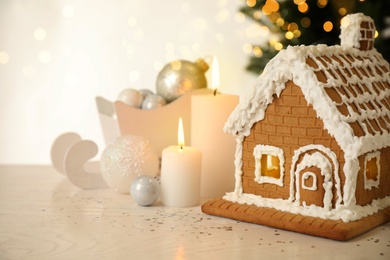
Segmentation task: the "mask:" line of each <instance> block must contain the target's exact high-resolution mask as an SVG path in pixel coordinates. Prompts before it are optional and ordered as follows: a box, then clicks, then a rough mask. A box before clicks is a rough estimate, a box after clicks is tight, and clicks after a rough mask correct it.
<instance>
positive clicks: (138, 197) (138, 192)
mask: <svg viewBox="0 0 390 260" xmlns="http://www.w3.org/2000/svg"><path fill="white" fill-rule="evenodd" d="M130 195H131V197H132V198H133V199H134V201H135V202H136V203H137V204H138V205H140V206H149V205H152V204H153V203H154V202H156V200H157V199H158V197H159V196H160V183H159V181H158V180H156V178H153V177H151V176H139V177H137V178H135V180H134V181H133V183H132V184H131V188H130Z"/></svg>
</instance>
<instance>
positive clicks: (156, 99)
mask: <svg viewBox="0 0 390 260" xmlns="http://www.w3.org/2000/svg"><path fill="white" fill-rule="evenodd" d="M166 103H167V102H166V101H165V99H164V98H163V97H162V96H159V95H149V96H147V97H146V98H145V99H144V101H143V102H142V109H155V108H158V107H162V106H164V105H165V104H166Z"/></svg>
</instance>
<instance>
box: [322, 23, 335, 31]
mask: <svg viewBox="0 0 390 260" xmlns="http://www.w3.org/2000/svg"><path fill="white" fill-rule="evenodd" d="M323 28H324V31H325V32H330V31H332V29H333V23H332V22H331V21H326V22H325V23H324V26H323Z"/></svg>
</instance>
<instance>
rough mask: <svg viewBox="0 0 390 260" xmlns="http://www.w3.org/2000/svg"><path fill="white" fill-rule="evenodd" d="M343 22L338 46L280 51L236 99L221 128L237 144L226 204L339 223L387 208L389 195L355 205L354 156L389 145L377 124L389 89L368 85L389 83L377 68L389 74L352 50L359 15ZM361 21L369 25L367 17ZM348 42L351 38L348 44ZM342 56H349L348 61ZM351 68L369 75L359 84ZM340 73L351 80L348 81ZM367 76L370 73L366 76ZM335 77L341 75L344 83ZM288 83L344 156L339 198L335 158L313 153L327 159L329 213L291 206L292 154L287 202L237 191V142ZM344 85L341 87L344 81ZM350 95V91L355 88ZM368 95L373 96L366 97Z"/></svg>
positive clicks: (376, 58)
mask: <svg viewBox="0 0 390 260" xmlns="http://www.w3.org/2000/svg"><path fill="white" fill-rule="evenodd" d="M348 19H349V20H350V22H352V24H351V23H350V26H348V27H347V26H346V27H345V28H344V29H343V37H345V39H342V41H343V46H330V47H328V46H326V45H317V46H293V47H292V46H289V47H287V49H286V50H282V51H280V52H279V53H278V54H277V55H276V56H275V57H274V58H273V59H272V60H271V61H270V62H269V63H268V64H267V66H266V67H265V69H264V71H263V73H262V74H261V75H260V77H259V78H258V80H257V82H256V85H254V86H253V87H252V88H251V89H249V91H248V92H247V93H246V95H242V96H241V99H240V102H239V104H238V105H237V107H236V109H235V110H234V111H233V113H232V114H231V115H230V117H229V119H228V121H227V122H226V124H225V127H224V131H225V132H227V133H231V134H233V135H235V136H236V141H237V148H236V154H235V155H236V159H235V169H236V172H235V178H236V186H235V191H234V192H233V193H229V194H227V195H226V196H225V197H224V198H225V199H227V200H230V201H234V202H239V203H248V204H256V205H258V206H264V205H266V206H269V207H273V208H276V209H280V210H284V211H289V212H293V213H301V214H303V215H309V216H311V215H313V216H319V217H322V218H329V219H342V220H343V221H345V222H348V221H351V220H357V219H360V218H362V217H365V216H368V215H371V214H373V213H375V212H377V211H378V209H383V208H385V207H387V206H390V196H386V197H385V198H383V199H377V200H373V201H372V203H371V204H370V205H365V206H358V205H356V198H355V192H356V181H357V174H358V172H359V170H360V166H359V161H358V157H359V156H361V155H364V154H366V153H369V152H372V151H379V150H381V149H382V148H385V147H389V146H390V131H389V129H390V123H389V122H387V121H386V120H382V121H384V123H385V126H383V125H382V124H379V122H378V118H379V117H384V116H388V115H389V113H390V112H389V110H388V109H387V108H386V106H385V105H382V104H383V103H382V102H381V101H383V102H387V101H386V99H387V98H388V97H390V89H388V88H384V89H378V88H376V90H374V89H375V88H374V84H373V83H376V82H387V83H389V82H390V73H389V72H386V73H385V72H384V71H382V72H381V71H377V68H381V67H383V68H385V70H386V71H389V63H388V62H387V61H386V60H385V59H383V57H382V55H381V54H380V53H378V52H377V50H376V49H375V48H373V49H371V50H367V51H360V50H359V49H357V48H354V47H352V46H355V47H357V45H356V44H357V43H358V41H359V40H358V37H357V36H356V35H357V34H356V33H357V32H356V30H357V28H358V26H357V24H359V25H360V23H361V21H363V20H361V15H351V16H348ZM364 19H366V20H365V21H369V22H370V18H364ZM348 35H353V36H348ZM348 37H351V38H352V39H351V40H348V39H347V38H348ZM348 42H350V43H348ZM321 57H322V58H321ZM323 57H327V58H329V59H332V57H334V58H335V59H338V60H339V61H340V62H337V61H335V62H332V63H329V62H326V61H325V62H324V63H323V62H321V61H320V59H323ZM346 57H352V60H350V59H348V58H346ZM307 58H310V59H311V60H312V61H314V62H315V65H316V66H317V67H318V68H317V69H314V68H313V67H311V66H309V65H308V64H307V63H306V59H307ZM316 66H314V67H316ZM356 68H360V69H362V70H365V71H366V74H367V75H368V76H363V78H362V79H360V78H359V77H358V76H356V75H354V73H353V71H352V70H353V69H356ZM317 71H322V72H323V73H325V77H326V78H327V81H326V82H325V83H323V82H319V81H318V79H317V76H316V74H315V72H317ZM345 71H347V72H348V74H350V75H352V76H350V77H348V76H347V73H346V72H345ZM368 71H369V72H370V73H367V72H368ZM338 73H341V74H342V76H343V78H341V77H340V76H339V75H338ZM359 73H360V72H359ZM360 74H361V73H360ZM371 74H372V75H371ZM290 80H291V81H293V82H294V83H295V84H296V85H297V86H299V87H300V89H301V90H302V93H303V95H304V97H305V99H306V101H307V103H308V104H310V105H312V106H313V109H314V110H315V112H316V113H317V116H318V117H319V118H320V119H321V120H322V121H323V123H324V129H326V130H327V131H328V133H329V134H330V135H331V136H332V137H334V138H335V140H336V142H337V144H338V145H339V146H340V148H341V149H342V150H343V152H344V158H342V159H344V161H345V163H344V166H343V172H344V174H345V181H344V186H343V196H341V189H340V185H341V184H340V179H339V175H338V168H339V165H338V162H337V157H336V156H335V155H334V153H333V152H331V150H330V149H328V148H321V149H319V148H318V147H316V148H313V149H319V150H320V151H321V152H324V151H325V152H324V153H325V154H326V155H327V156H328V157H329V158H331V160H332V163H333V165H334V169H333V170H334V173H333V177H334V181H335V183H334V187H335V189H336V194H337V200H336V205H335V208H334V209H331V210H327V209H326V210H324V209H323V208H322V209H321V208H318V207H317V208H316V207H315V206H314V205H311V206H308V207H300V206H297V205H296V204H294V205H293V202H294V199H295V187H294V185H295V181H294V180H295V173H294V172H293V169H295V164H296V160H297V159H296V158H295V157H296V155H295V154H294V156H293V164H292V167H291V169H292V172H290V178H291V180H290V197H289V199H288V200H282V199H277V200H275V199H267V198H262V197H260V196H256V195H253V194H252V195H251V194H243V191H242V183H241V177H242V141H243V140H244V138H245V137H246V136H249V135H250V130H251V128H252V126H253V124H254V123H256V122H258V121H261V120H263V119H264V117H265V110H266V108H267V106H268V105H269V104H271V103H272V102H273V99H274V96H276V97H279V96H280V94H281V92H282V91H283V89H284V88H285V86H286V82H287V81H290ZM343 80H345V81H346V82H343ZM348 86H357V88H360V90H364V88H363V86H364V87H365V88H368V89H369V92H367V91H362V92H363V93H365V94H363V95H360V94H359V93H352V92H351V91H352V90H349V89H348ZM326 88H333V89H334V90H336V91H337V92H338V93H339V95H340V97H341V101H340V103H336V102H335V101H334V100H332V99H331V98H330V97H329V96H328V94H327V93H326V91H325V90H326ZM352 89H353V88H352ZM341 90H343V91H344V92H346V93H347V95H341V92H340V91H341ZM357 90H358V89H357ZM353 91H354V92H355V90H354V89H353ZM369 93H375V94H372V95H371V94H369ZM368 103H370V105H371V106H373V109H372V108H369V106H368V105H367V104H368ZM350 104H354V105H355V106H356V107H358V109H359V112H358V113H356V112H355V111H354V110H353V109H352V107H351V106H350ZM338 105H346V106H347V110H348V112H349V114H348V115H347V116H345V115H343V114H342V113H341V112H340V111H339V110H338V109H337V106H338ZM367 120H374V121H376V123H377V125H378V127H379V128H380V131H375V129H373V127H372V126H371V125H370V124H367V123H366V122H367ZM351 123H357V124H358V125H359V126H360V127H361V128H362V130H363V132H364V134H363V135H362V136H355V134H354V131H353V129H352V127H351V125H350V124H351ZM371 132H374V134H371ZM313 146H314V145H313ZM310 149H311V148H310V146H308V147H305V150H310ZM301 150H303V149H301V148H300V149H298V153H299V151H301ZM328 151H330V153H329V152H328Z"/></svg>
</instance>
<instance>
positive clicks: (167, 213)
mask: <svg viewBox="0 0 390 260" xmlns="http://www.w3.org/2000/svg"><path fill="white" fill-rule="evenodd" d="M267 258H271V259H275V258H276V259H280V258H284V259H341V258H342V259H354V260H355V259H390V223H387V224H386V225H383V226H380V227H378V228H376V229H374V230H372V231H371V232H368V233H366V234H363V235H362V236H360V237H358V238H355V239H353V240H351V241H348V242H337V241H333V240H328V239H324V238H317V237H311V236H307V235H302V234H298V233H293V232H288V231H283V230H277V229H274V228H269V227H264V226H258V225H253V224H248V223H242V222H237V221H234V220H230V219H225V218H219V217H214V216H209V215H205V214H203V213H202V212H201V211H200V207H192V208H169V207H164V206H161V205H157V206H152V207H139V206H137V205H136V204H135V203H134V202H133V201H132V199H131V197H130V196H129V195H123V194H117V193H115V192H114V191H112V190H110V189H101V190H80V189H79V188H77V187H75V186H73V185H72V184H71V183H70V182H69V181H68V180H67V179H66V178H65V176H63V175H61V174H60V173H58V172H56V171H55V170H54V169H53V168H52V167H51V166H0V259H267Z"/></svg>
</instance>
